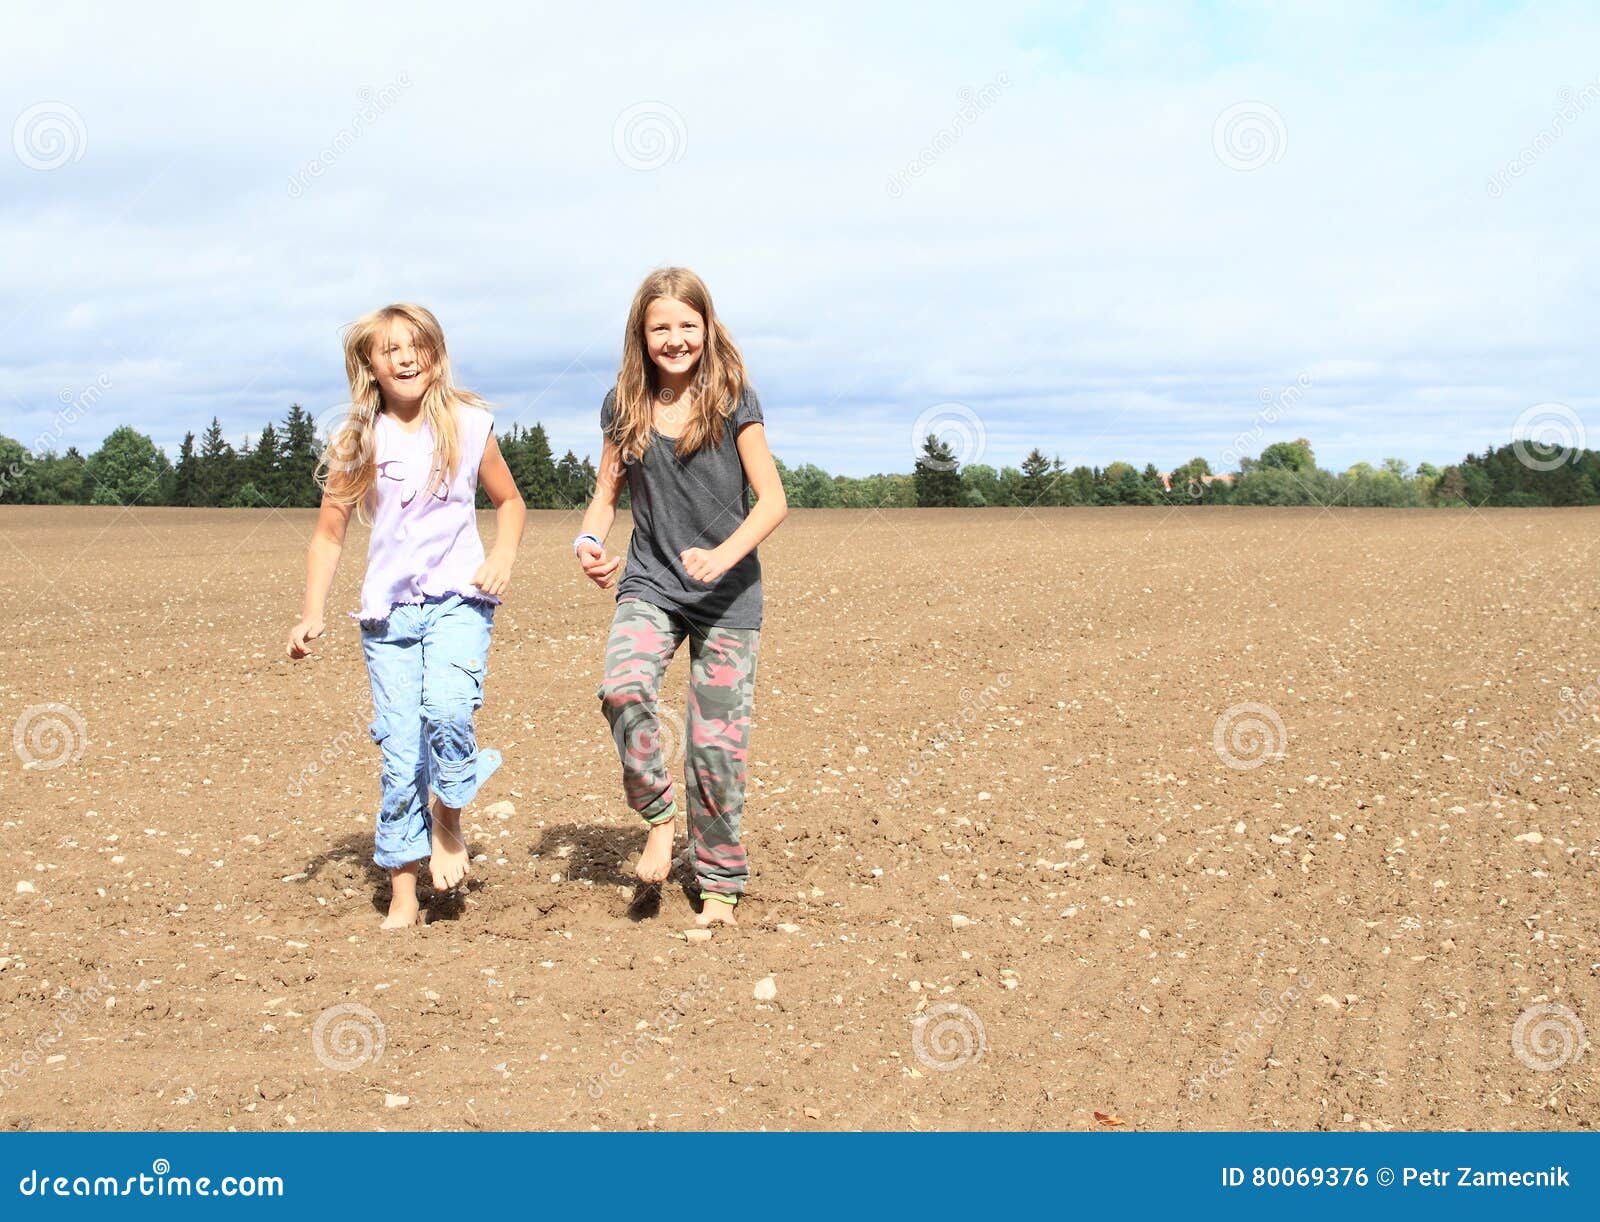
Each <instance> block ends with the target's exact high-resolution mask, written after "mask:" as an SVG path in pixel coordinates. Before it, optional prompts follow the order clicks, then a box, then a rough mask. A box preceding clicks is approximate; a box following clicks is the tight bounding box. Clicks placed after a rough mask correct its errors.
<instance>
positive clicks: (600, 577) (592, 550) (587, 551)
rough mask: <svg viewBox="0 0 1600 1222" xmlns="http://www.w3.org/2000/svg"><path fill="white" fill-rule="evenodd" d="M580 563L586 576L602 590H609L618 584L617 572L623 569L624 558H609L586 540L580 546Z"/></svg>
mask: <svg viewBox="0 0 1600 1222" xmlns="http://www.w3.org/2000/svg"><path fill="white" fill-rule="evenodd" d="M578 563H579V564H581V565H582V566H583V573H584V576H586V577H587V578H588V579H589V580H590V581H592V582H594V584H595V585H597V586H599V587H600V588H601V589H602V590H609V589H610V588H611V587H612V586H614V585H615V584H616V583H617V570H618V569H620V568H621V567H622V557H621V556H607V555H606V554H605V551H604V550H603V549H601V548H599V547H596V546H595V545H594V543H593V542H591V541H590V540H588V539H585V540H584V541H583V542H582V543H580V544H578Z"/></svg>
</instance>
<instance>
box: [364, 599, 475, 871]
mask: <svg viewBox="0 0 1600 1222" xmlns="http://www.w3.org/2000/svg"><path fill="white" fill-rule="evenodd" d="M493 625H494V607H493V606H490V605H488V604H484V603H473V602H467V601H466V600H465V599H463V598H461V597H460V596H459V595H455V594H452V595H449V596H448V597H445V598H440V599H430V600H429V601H427V602H424V603H402V604H400V605H398V606H396V607H393V608H391V609H390V612H389V618H388V619H386V620H383V621H381V622H380V623H377V624H373V625H371V626H366V625H364V626H363V627H362V630H361V647H362V651H363V652H364V653H365V654H366V657H367V676H368V677H369V678H370V679H371V680H372V726H371V733H372V741H373V742H375V743H377V744H378V748H379V750H380V751H381V752H382V755H383V804H382V805H381V806H380V807H379V809H378V835H377V849H376V851H375V852H374V853H373V856H372V859H373V861H375V862H377V863H378V865H380V866H382V867H383V868H384V869H386V870H394V869H398V868H399V867H401V866H404V865H409V864H410V863H411V862H413V861H420V860H421V859H422V858H424V857H427V856H428V855H429V854H430V853H431V852H432V831H433V817H432V815H431V813H430V811H429V798H428V794H429V790H432V791H433V793H436V794H438V795H439V800H440V801H441V802H443V803H444V804H445V805H446V806H453V807H462V806H465V805H466V804H467V803H468V802H470V801H472V798H473V795H475V794H476V793H477V792H478V787H479V786H480V785H482V784H483V783H484V782H485V781H486V780H488V779H489V777H490V775H492V774H493V772H494V770H495V769H496V768H498V767H500V753H499V752H498V751H492V750H483V751H480V750H478V742H477V737H476V734H475V733H474V731H473V728H472V714H473V711H474V710H475V709H477V708H478V707H479V706H481V705H482V704H483V676H484V673H485V669H486V666H487V663H488V660H489V629H490V628H491V627H492V626H493Z"/></svg>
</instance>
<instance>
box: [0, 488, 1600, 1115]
mask: <svg viewBox="0 0 1600 1222" xmlns="http://www.w3.org/2000/svg"><path fill="white" fill-rule="evenodd" d="M311 522H312V514H310V513H309V512H296V513H273V512H250V511H239V512H223V511H216V512H202V511H183V510H150V511H140V512H127V511H121V510H116V509H107V510H98V509H31V508H10V509H5V510H3V511H0V537H3V539H4V540H5V547H4V548H3V549H0V552H3V553H4V554H5V555H7V556H8V557H9V563H8V564H7V565H6V569H5V572H4V575H3V576H0V594H3V595H4V605H5V606H6V608H7V611H6V634H5V636H6V641H7V644H8V648H7V649H6V652H5V660H4V662H3V663H0V696H3V702H0V715H3V721H4V725H0V730H5V729H13V728H14V729H15V733H14V735H13V742H12V743H11V744H8V745H9V746H10V748H11V751H10V754H9V755H8V756H7V759H6V762H5V766H4V768H3V770H0V777H3V785H4V801H3V803H0V819H3V842H0V847H3V850H4V854H5V858H6V860H7V861H8V862H9V864H10V870H9V873H8V874H4V875H0V917H3V920H0V1124H3V1125H5V1126H9V1127H12V1128H35V1129H42V1128H74V1129H143V1128H153V1129H191V1128H192V1129H200V1128H228V1127H238V1128H243V1129H259V1128H285V1127H291V1126H292V1127H297V1128H355V1129H370V1128H380V1127H386V1128H457V1127H479V1128H588V1127H591V1126H593V1127H599V1128H606V1129H611V1128H627V1129H631V1128H648V1127H661V1128H690V1127H706V1126H709V1127H719V1128H734V1127H738V1128H759V1127H763V1126H765V1127H774V1128H786V1127H829V1128H853V1127H861V1128H1064V1129H1079V1128H1092V1127H1095V1126H1096V1124H1097V1123H1098V1122H1097V1121H1096V1119H1095V1117H1094V1113H1095V1112H1096V1111H1099V1112H1102V1113H1106V1114H1109V1115H1115V1116H1117V1117H1120V1118H1121V1119H1122V1120H1124V1121H1125V1122H1126V1123H1127V1125H1128V1126H1129V1127H1133V1128H1185V1129H1188V1128H1206V1129H1220V1128H1247V1129H1267V1128H1294V1129H1306V1128H1311V1129H1321V1128H1326V1129H1361V1128H1374V1129H1390V1128H1397V1129H1398V1128H1406V1129H1410V1128H1425V1129H1444V1128H1474V1129H1556V1128H1560V1129H1570V1128H1579V1127H1592V1126H1593V1125H1594V1123H1595V1120H1596V1117H1597V1115H1600V1101H1597V1096H1596V1073H1595V1065H1596V1063H1597V1062H1600V1053H1596V1052H1595V1051H1593V1050H1585V1051H1583V1052H1582V1054H1581V1055H1579V1056H1576V1057H1575V1056H1574V1055H1573V1054H1574V1052H1576V1051H1577V1050H1578V1046H1577V1045H1576V1044H1574V1043H1572V1041H1574V1040H1576V1039H1577V1038H1578V1035H1579V1031H1580V1025H1581V1024H1582V1023H1584V1022H1587V1024H1588V1026H1589V1028H1590V1029H1591V1030H1600V978H1597V970H1600V963H1597V960H1600V953H1597V951H1596V932H1597V925H1600V885H1597V883H1600V870H1597V865H1600V844H1597V839H1596V836H1597V828H1600V800H1597V797H1596V793H1597V783H1600V704H1597V703H1595V702H1594V700H1593V699H1592V697H1593V695H1594V691H1593V690H1592V689H1591V690H1590V693H1589V696H1590V699H1588V700H1586V699H1585V698H1584V695H1583V693H1584V689H1586V688H1588V687H1589V685H1591V684H1594V683H1596V682H1597V681H1600V564H1597V561H1600V544H1597V541H1600V530H1597V528H1600V515H1597V513H1596V512H1595V511H1589V510H1574V511H1506V510H1501V511H1495V512H1492V513H1474V512H1470V511H1462V512H1423V511H1411V512H1405V511H1401V512H1385V511H1377V510H1368V511H1359V510H1358V511H1346V512H1319V511H1316V510H1306V511H1299V510H1284V511H1276V510H1183V511H1170V512H1169V511H1166V510H1159V509H1152V510H1114V511H1113V510H1088V511H1046V512H1038V513H1021V514H1018V513H1013V512H1010V511H1004V510H989V511H975V512H954V511H951V512H935V511H928V512H892V513H880V512H860V513H857V512H844V511H814V512H810V513H804V512H797V513H795V514H793V515H792V516H791V518H790V520H789V521H788V522H787V523H786V524H785V525H784V527H783V528H782V530H781V531H780V532H779V533H778V535H777V536H776V537H775V538H774V539H773V540H772V541H771V542H770V544H769V545H768V546H767V547H765V548H763V559H764V563H765V568H766V573H767V583H766V591H767V608H768V614H767V623H766V631H765V633H764V639H763V650H762V666H761V675H760V689H759V696H758V703H757V727H756V732H755V742H754V760H753V763H752V767H751V789H750V800H749V807H748V811H747V816H746V842H747V845H748V848H749V851H750V857H751V861H752V863H753V875H752V891H751V896H750V898H749V901H748V903H747V904H746V905H745V906H743V907H741V909H740V916H741V920H742V922H743V928H742V929H741V930H740V931H738V932H730V931H719V932H718V933H717V934H716V935H715V937H714V938H713V939H711V940H710V941H709V942H692V941H687V940H685V937H684V934H683V931H684V930H685V928H687V927H688V926H689V925H690V924H691V921H692V916H691V910H690V907H689V905H688V902H687V900H686V898H685V897H684V895H683V894H682V893H681V892H679V891H676V890H669V891H668V892H667V893H666V894H665V896H664V897H663V899H662V902H661V906H660V911H659V912H658V913H657V914H655V915H653V916H651V915H647V914H641V913H640V912H638V911H636V910H635V911H630V904H631V901H632V899H633V891H632V888H631V886H630V885H629V873H628V866H629V862H630V858H631V856H632V855H634V854H635V853H637V851H638V847H639V845H640V844H641V843H642V840H643V832H642V829H641V827H640V825H639V823H638V821H637V819H636V818H635V817H634V816H632V815H631V814H630V812H628V811H627V809H626V808H625V807H624V805H623V803H622V801H621V797H620V785H619V782H618V776H617V767H616V761H615V757H614V754H613V748H612V743H611V739H610V737H609V735H608V733H607V731H606V728H605V725H604V722H603V719H602V718H601V716H600V713H599V709H598V707H597V704H596V701H595V699H594V689H595V685H596V683H597V681H598V678H599V671H600V664H601V647H602V643H603V636H604V632H605V628H606V625H607V623H608V621H609V617H610V596H609V595H607V594H602V593H600V592H599V591H596V590H593V589H592V588H589V587H587V586H586V585H585V583H584V582H583V581H582V579H581V575H580V574H579V573H578V572H577V569H576V566H575V564H574V563H573V561H572V559H571V556H570V552H569V551H568V544H569V542H570V539H571V536H572V535H573V533H574V532H575V530H576V515H572V514H565V515H563V514H555V513H549V514H534V515H532V520H531V522H530V527H529V532H528V537H527V541H526V543H525V545H524V547H523V552H522V560H521V564H520V568H519V570H518V572H517V574H516V580H515V584H514V586H513V590H512V595H511V597H510V598H509V600H508V601H507V603H506V605H505V607H504V608H503V609H502V611H501V612H500V615H499V618H498V622H497V625H496V630H495V644H494V649H493V653H492V655H491V660H490V668H489V683H488V700H487V704H486V705H485V707H484V709H483V711H482V713H481V714H480V720H479V728H480V741H482V742H483V743H485V744H486V745H492V746H496V747H499V748H500V749H501V750H502V751H503V752H504V753H505V756H506V761H507V763H506V767H505V768H503V769H502V771H501V772H500V773H499V774H498V775H497V776H496V777H495V779H494V780H493V781H492V782H491V784H490V786H489V787H488V789H487V790H486V792H485V793H484V794H483V795H482V801H481V802H480V803H479V804H478V805H477V806H476V807H473V808H469V810H468V812H467V814H466V816H465V826H466V828H467V830H468V833H469V837H470V842H471V845H472V849H473V852H474V854H476V855H481V859H480V860H476V861H475V862H474V865H473V878H474V883H473V889H472V890H471V892H470V896H469V898H468V900H467V901H466V903H465V904H464V905H454V906H452V905H449V904H446V903H444V902H440V903H436V904H435V905H434V906H433V909H432V915H433V916H434V918H435V919H434V920H433V921H432V923H431V924H429V925H428V926H426V927H425V928H420V929H418V930H416V931H414V932H412V933H402V934H399V935H385V934H381V933H380V932H379V930H378V928H377V925H378V920H379V914H380V911H381V905H382V903H383V899H384V896H383V892H382V879H381V876H380V875H379V874H378V873H377V872H375V871H374V869H373V868H372V866H371V865H370V850H371V820H372V812H373V809H374V806H375V800H376V794H377V768H376V764H377V754H376V749H375V748H374V747H373V746H372V744H371V742H370V741H369V740H368V739H367V737H366V723H367V717H368V711H369V706H368V697H367V689H366V677H365V670H364V668H363V666H362V662H361V656H360V650H359V647H358V642H357V637H356V629H355V628H354V627H352V626H348V625H346V624H343V623H341V624H338V625H335V626H334V627H333V628H332V630H331V631H330V635H329V636H328V637H327V638H325V639H324V641H323V642H322V643H321V644H320V647H319V650H318V653H317V655H316V656H314V657H313V658H312V659H310V660H309V661H307V662H305V663H301V664H297V665H296V664H291V663H289V662H288V661H287V660H285V658H284V657H283V638H284V636H285V633H286V631H287V629H288V627H289V625H290V624H291V622H292V621H293V619H294V615H295V612H296V611H297V609H298V606H299V598H300V583H301V580H302V572H303V555H304V544H305V539H306V536H307V534H308V533H309V530H310V526H311ZM492 525H493V523H492V519H491V518H490V517H488V516H486V517H485V519H484V528H485V531H486V533H487V532H488V531H490V530H492ZM625 531H626V521H624V522H622V523H620V524H619V526H618V532H617V536H616V537H617V538H623V537H625ZM364 545H365V541H364V536H358V535H355V534H353V535H352V539H351V541H350V545H349V546H348V548H347V563H346V565H345V569H344V572H343V573H342V574H341V575H340V580H339V586H338V589H337V591H336V597H335V605H337V606H338V607H340V608H341V609H343V608H347V607H349V606H350V605H353V601H354V590H355V587H356V584H357V583H358V581H359V577H360V571H361V558H362V554H363V552H364ZM685 665H686V663H685V662H684V661H682V660H679V661H677V662H675V663H674V665H673V668H672V671H671V672H670V673H669V681H670V683H671V684H672V690H673V692H674V693H675V694H676V695H677V697H678V698H680V699H681V692H682V684H683V682H684V679H683V674H684V666H685ZM1246 703H1254V704H1258V705H1264V706H1267V707H1268V708H1269V709H1270V710H1271V712H1270V714H1269V713H1266V712H1260V713H1258V714H1257V716H1258V717H1259V718H1261V719H1264V720H1260V721H1258V723H1257V725H1255V726H1251V725H1249V724H1245V723H1243V722H1241V723H1239V725H1238V726H1237V729H1238V734H1237V736H1236V737H1230V735H1229V733H1228V725H1225V726H1224V736H1223V740H1222V741H1223V746H1224V748H1226V750H1227V751H1228V752H1232V753H1234V754H1235V762H1236V763H1239V764H1252V763H1257V761H1258V760H1259V763H1257V766H1253V767H1233V766H1230V765H1229V763H1228V762H1227V760H1225V759H1224V758H1223V755H1224V752H1219V750H1218V747H1217V744H1216V739H1215V737H1214V734H1215V732H1216V730H1217V727H1218V721H1219V718H1224V717H1225V716H1227V715H1228V710H1230V709H1234V708H1235V706H1238V705H1241V704H1246ZM46 704H57V705H63V706H67V710H65V711H64V710H61V709H56V710H44V711H40V710H39V709H37V708H36V706H40V705H46ZM30 710H31V712H30ZM1233 716H1234V717H1241V716H1245V717H1247V716H1248V714H1247V713H1243V714H1242V713H1237V712H1236V713H1235V714H1234V715H1233ZM1274 716H1275V717H1276V718H1277V719H1278V720H1279V721H1281V725H1282V731H1281V733H1280V732H1279V730H1278V728H1277V726H1276V725H1274V724H1273V722H1272V718H1273V717H1274ZM52 719H53V724H52ZM1228 724H1232V723H1231V722H1230V723H1228ZM1257 730H1261V731H1264V737H1263V735H1262V734H1257V733H1256V731H1257ZM1535 744H1537V745H1535ZM1524 747H1527V748H1529V749H1530V750H1529V752H1528V753H1526V754H1525V755H1524V756H1523V759H1524V760H1525V761H1526V764H1525V765H1522V766H1520V774H1517V773H1513V772H1512V771H1511V770H1512V767H1513V765H1515V764H1517V761H1518V755H1517V753H1518V751H1519V749H1521V748H1524ZM1263 749H1265V754H1263ZM1280 749H1281V755H1280V754H1278V751H1279V750H1280ZM30 758H31V759H33V760H34V761H35V764H34V765H33V766H31V767H25V764H26V762H27V760H28V759H30ZM57 759H62V762H60V763H59V765H58V766H53V767H46V766H40V765H41V764H50V763H52V762H54V761H55V760H57ZM1497 778H1504V779H1505V781H1506V782H1507V785H1508V789H1507V791H1506V792H1505V793H1504V794H1503V795H1502V796H1500V797H1491V796H1490V792H1489V788H1490V785H1491V783H1492V782H1493V781H1495V780H1496V779H1497ZM296 795H298V796H296ZM507 802H508V803H510V804H511V805H512V807H513V808H514V810H512V811H508V810H507V808H506V807H504V806H501V807H498V808H497V807H495V806H494V804H496V803H507ZM20 884H30V885H31V888H32V889H31V890H29V889H28V888H27V887H21V888H20V889H18V888H19V885H20ZM767 977H771V978H772V983H773V984H775V986H776V994H775V996H774V997H773V998H772V999H771V1000H758V999H757V996H756V994H757V992H758V984H760V983H761V982H763V981H764V980H765V978H767ZM759 991H760V992H763V993H764V992H766V990H765V989H762V990H759ZM1549 1005H1560V1006H1564V1007H1567V1010H1568V1011H1570V1012H1571V1014H1572V1015H1573V1016H1575V1017H1571V1018H1569V1017H1567V1016H1566V1014H1565V1012H1562V1011H1555V1012H1551V1013H1548V1014H1547V1013H1546V1012H1545V1011H1542V1010H1539V1009H1537V1008H1535V1007H1540V1006H1549ZM340 1006H350V1007H358V1008H357V1009H354V1010H351V1011H338V1010H335V1009H334V1007H340ZM957 1007H959V1008H957ZM1531 1008H1533V1009H1531ZM1530 1009H1531V1018H1526V1019H1523V1026H1522V1027H1521V1028H1518V1026H1517V1024H1518V1021H1519V1018H1520V1017H1522V1016H1523V1015H1524V1014H1525V1013H1529V1012H1530ZM330 1011H331V1013H330ZM324 1015H326V1016H327V1017H326V1018H324V1025H323V1029H322V1030H321V1031H320V1032H314V1027H315V1025H316V1024H317V1021H318V1019H319V1017H321V1016H324ZM1530 1023H1531V1026H1530ZM979 1024H981V1036H980V1032H979ZM1563 1037H1565V1038H1566V1039H1567V1040H1568V1045H1567V1046H1563V1044H1562V1039H1563ZM364 1040H365V1042H364ZM379 1042H381V1052H380V1050H379V1048H378V1043H379ZM369 1044H370V1045H371V1046H370V1048H369ZM319 1051H320V1055H319ZM1519 1051H1520V1052H1521V1053H1522V1055H1520V1056H1519ZM25 1054H27V1055H26V1056H25ZM28 1057H31V1058H32V1059H31V1060H29V1059H28ZM1539 1065H1542V1066H1544V1068H1535V1067H1534V1066H1539ZM401 1097H403V1101H402V1100H401Z"/></svg>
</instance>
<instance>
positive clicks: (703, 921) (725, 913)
mask: <svg viewBox="0 0 1600 1222" xmlns="http://www.w3.org/2000/svg"><path fill="white" fill-rule="evenodd" d="M733 909H734V905H733V904H724V903H723V902H722V901H721V900H706V901H705V903H704V904H702V905H701V907H700V911H699V913H697V914H696V916H695V918H694V923H695V924H696V925H698V926H699V927H700V928H701V929H710V928H711V926H713V925H732V926H733V927H734V928H736V929H737V928H738V926H739V922H738V921H737V920H736V919H735V918H734V915H733Z"/></svg>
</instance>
